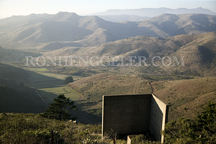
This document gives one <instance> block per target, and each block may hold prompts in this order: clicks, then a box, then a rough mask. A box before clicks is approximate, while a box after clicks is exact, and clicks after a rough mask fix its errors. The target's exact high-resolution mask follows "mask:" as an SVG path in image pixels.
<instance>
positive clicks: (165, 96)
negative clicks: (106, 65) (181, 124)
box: [152, 77, 216, 120]
mask: <svg viewBox="0 0 216 144" xmlns="http://www.w3.org/2000/svg"><path fill="white" fill-rule="evenodd" d="M152 85H153V87H154V93H155V94H156V95H157V96H158V97H159V98H160V99H162V100H163V101H164V102H165V103H167V104H170V105H171V106H170V109H169V120H173V119H177V118H179V117H182V116H184V117H194V116H195V115H196V114H197V112H198V111H200V110H201V108H202V107H203V106H204V105H205V104H206V103H207V102H208V101H209V100H211V99H214V102H215V101H216V78H215V77H207V78H196V79H190V80H176V81H158V82H153V83H152Z"/></svg>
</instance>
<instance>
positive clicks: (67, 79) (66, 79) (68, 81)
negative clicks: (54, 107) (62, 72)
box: [65, 76, 73, 84]
mask: <svg viewBox="0 0 216 144" xmlns="http://www.w3.org/2000/svg"><path fill="white" fill-rule="evenodd" d="M70 82H73V77H72V76H68V77H66V78H65V84H68V83H70Z"/></svg>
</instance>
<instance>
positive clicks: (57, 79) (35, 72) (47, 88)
mask: <svg viewBox="0 0 216 144" xmlns="http://www.w3.org/2000/svg"><path fill="white" fill-rule="evenodd" d="M28 70H29V73H30V77H29V81H30V82H31V84H26V86H32V87H34V88H36V89H37V90H38V91H39V92H40V94H41V95H42V97H43V98H44V100H45V101H46V102H47V103H48V104H50V103H52V102H53V99H54V98H56V97H57V96H58V95H59V94H64V95H65V96H66V97H68V98H70V99H71V100H73V101H76V100H79V99H80V95H79V94H77V93H76V92H75V91H73V90H71V89H69V88H68V87H67V84H64V79H65V77H67V76H68V75H65V74H56V73H50V72H48V70H47V69H45V68H28ZM73 78H74V79H75V80H77V79H80V78H81V77H79V76H75V77H73Z"/></svg>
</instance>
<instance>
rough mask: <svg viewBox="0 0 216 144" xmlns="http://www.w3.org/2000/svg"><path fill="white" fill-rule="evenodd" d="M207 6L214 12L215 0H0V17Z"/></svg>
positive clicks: (215, 8)
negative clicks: (61, 12) (64, 12)
mask: <svg viewBox="0 0 216 144" xmlns="http://www.w3.org/2000/svg"><path fill="white" fill-rule="evenodd" d="M159 7H167V8H173V9H175V8H197V7H202V8H207V9H210V10H212V11H214V12H216V0H212V1H204V0H202V1H197V0H196V1H195V0H187V1H185V0H167V1H164V0H160V1H159V0H157V1H155V0H106V1H104V0H0V18H5V17H10V16H12V15H29V14H32V13H36V14H40V13H48V14H55V13H58V12H59V11H68V12H75V13H77V14H79V15H87V14H92V13H95V12H102V11H106V10H108V9H137V8H159Z"/></svg>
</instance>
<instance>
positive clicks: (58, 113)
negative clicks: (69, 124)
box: [41, 94, 77, 120]
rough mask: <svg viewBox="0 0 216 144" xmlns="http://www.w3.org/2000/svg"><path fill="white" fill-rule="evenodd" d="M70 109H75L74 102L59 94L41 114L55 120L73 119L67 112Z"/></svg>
mask: <svg viewBox="0 0 216 144" xmlns="http://www.w3.org/2000/svg"><path fill="white" fill-rule="evenodd" d="M72 109H75V110H77V108H76V106H75V105H74V102H73V101H70V100H69V98H66V97H65V96H64V95H63V94H61V95H59V96H58V97H57V98H55V99H54V102H53V103H51V105H50V106H49V108H48V109H47V110H46V111H45V113H43V114H41V116H43V117H47V118H51V119H57V120H67V119H74V117H71V114H70V113H69V111H70V110H72Z"/></svg>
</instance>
